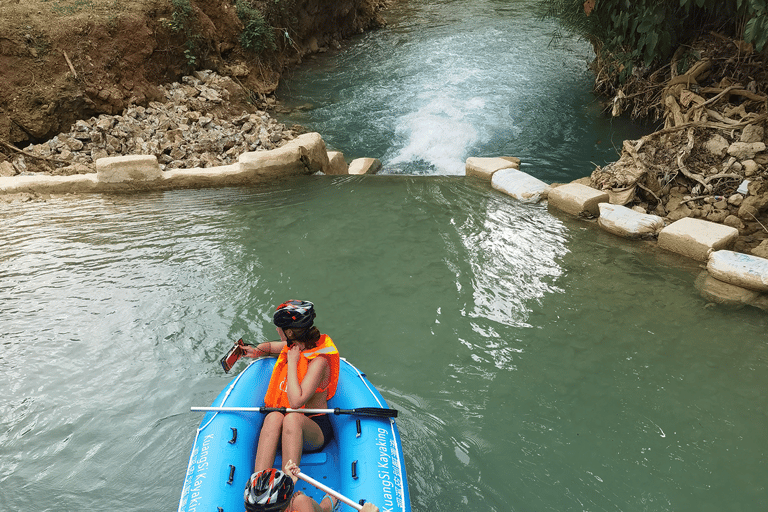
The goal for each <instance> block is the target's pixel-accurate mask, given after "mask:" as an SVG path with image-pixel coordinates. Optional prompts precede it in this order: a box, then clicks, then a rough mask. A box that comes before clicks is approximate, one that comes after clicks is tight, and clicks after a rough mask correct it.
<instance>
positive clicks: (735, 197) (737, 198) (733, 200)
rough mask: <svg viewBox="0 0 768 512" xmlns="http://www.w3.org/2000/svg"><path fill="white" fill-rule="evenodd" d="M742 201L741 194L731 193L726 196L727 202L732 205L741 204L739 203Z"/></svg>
mask: <svg viewBox="0 0 768 512" xmlns="http://www.w3.org/2000/svg"><path fill="white" fill-rule="evenodd" d="M743 201H744V196H743V195H741V194H733V195H732V196H730V197H729V198H728V204H730V205H733V206H741V203H742V202H743Z"/></svg>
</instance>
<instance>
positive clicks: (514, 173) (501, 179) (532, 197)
mask: <svg viewBox="0 0 768 512" xmlns="http://www.w3.org/2000/svg"><path fill="white" fill-rule="evenodd" d="M491 186H492V187H493V188H495V189H496V190H499V191H501V192H504V193H505V194H507V195H509V196H512V197H514V198H515V199H517V200H518V201H521V202H523V203H538V202H539V201H540V200H541V199H546V197H547V194H548V193H549V189H550V186H549V185H548V184H547V183H544V182H543V181H541V180H540V179H538V178H534V177H533V176H531V175H530V174H526V173H524V172H522V171H518V170H517V169H515V168H514V167H510V168H509V169H500V170H498V171H496V172H495V173H493V176H492V177H491Z"/></svg>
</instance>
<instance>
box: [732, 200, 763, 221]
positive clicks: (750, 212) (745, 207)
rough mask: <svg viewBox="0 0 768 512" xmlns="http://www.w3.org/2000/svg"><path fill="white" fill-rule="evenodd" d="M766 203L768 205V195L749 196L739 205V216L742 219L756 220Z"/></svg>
mask: <svg viewBox="0 0 768 512" xmlns="http://www.w3.org/2000/svg"><path fill="white" fill-rule="evenodd" d="M766 205H768V195H759V196H757V195H750V196H747V197H746V198H744V201H743V202H742V203H741V206H740V207H739V213H738V215H739V218H740V219H742V220H750V221H751V220H754V219H755V218H756V217H757V216H758V215H759V214H760V212H761V211H762V210H763V208H765V207H766Z"/></svg>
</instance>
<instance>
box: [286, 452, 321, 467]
mask: <svg viewBox="0 0 768 512" xmlns="http://www.w3.org/2000/svg"><path fill="white" fill-rule="evenodd" d="M327 461H328V454H327V453H325V452H310V453H304V454H302V456H301V465H302V466H322V465H323V464H325V463H326V462H327ZM275 467H276V468H281V467H283V458H282V457H281V456H280V455H278V456H277V457H276V458H275Z"/></svg>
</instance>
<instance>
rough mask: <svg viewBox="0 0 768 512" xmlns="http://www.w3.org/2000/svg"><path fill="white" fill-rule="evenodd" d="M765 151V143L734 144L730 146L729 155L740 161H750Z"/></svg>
mask: <svg viewBox="0 0 768 512" xmlns="http://www.w3.org/2000/svg"><path fill="white" fill-rule="evenodd" d="M762 151H765V143H764V142H734V143H733V144H731V145H730V146H728V154H729V155H731V156H733V157H736V158H737V159H739V160H749V159H751V158H754V157H755V155H756V154H758V153H760V152H762Z"/></svg>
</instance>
